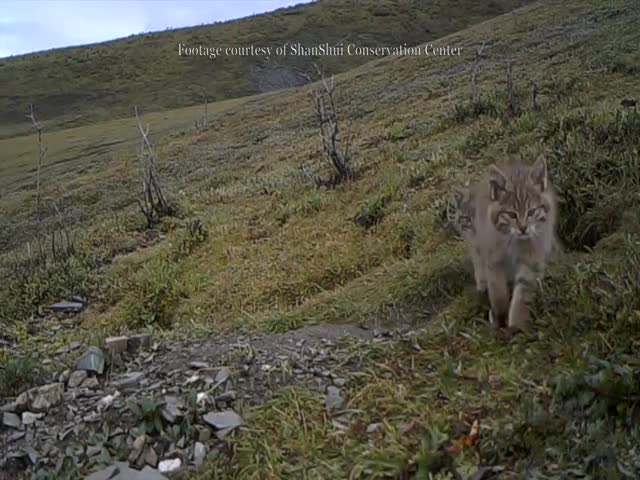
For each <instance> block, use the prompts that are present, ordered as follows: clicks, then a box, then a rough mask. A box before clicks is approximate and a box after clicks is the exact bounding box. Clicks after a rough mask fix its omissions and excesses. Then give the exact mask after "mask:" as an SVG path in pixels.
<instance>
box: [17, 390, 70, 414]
mask: <svg viewBox="0 0 640 480" xmlns="http://www.w3.org/2000/svg"><path fill="white" fill-rule="evenodd" d="M63 399H64V385H63V384H62V383H51V384H49V385H44V386H42V387H34V388H32V389H30V390H27V391H26V392H22V393H21V394H20V395H18V398H16V407H17V410H18V411H24V410H33V411H36V412H46V411H47V410H49V408H51V407H52V406H54V405H57V404H59V403H61V402H62V400H63Z"/></svg>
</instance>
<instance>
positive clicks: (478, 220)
mask: <svg viewBox="0 0 640 480" xmlns="http://www.w3.org/2000/svg"><path fill="white" fill-rule="evenodd" d="M469 195H470V196H471V197H472V198H473V210H474V217H473V235H471V236H469V238H468V240H467V239H465V240H467V242H468V243H469V245H470V253H471V258H472V260H473V263H474V271H475V277H476V286H477V287H478V289H480V290H482V289H483V287H485V286H486V288H487V290H488V294H489V301H490V303H491V318H492V320H493V322H494V323H495V324H496V325H498V326H503V325H504V324H508V326H509V327H512V328H519V329H525V328H526V327H527V326H528V322H529V307H528V304H529V301H530V298H531V294H532V292H533V290H534V289H535V288H536V286H537V285H538V283H539V282H540V281H541V280H542V278H543V275H544V271H545V269H546V266H547V263H548V262H549V260H550V259H551V258H552V256H553V255H554V254H555V253H557V250H558V248H559V244H558V242H557V239H556V233H555V231H556V225H557V215H558V213H557V211H558V209H557V199H556V194H555V192H554V190H553V187H552V186H551V184H550V182H549V181H548V177H547V166H546V161H545V160H544V158H543V157H540V158H538V160H536V162H535V163H534V164H533V165H525V164H523V163H521V162H514V163H512V164H509V165H503V166H500V167H498V166H495V165H491V166H490V167H489V168H488V170H487V172H486V174H485V175H484V176H483V177H482V179H481V180H480V181H479V182H478V183H477V184H476V185H474V186H473V188H471V189H470V192H469Z"/></svg>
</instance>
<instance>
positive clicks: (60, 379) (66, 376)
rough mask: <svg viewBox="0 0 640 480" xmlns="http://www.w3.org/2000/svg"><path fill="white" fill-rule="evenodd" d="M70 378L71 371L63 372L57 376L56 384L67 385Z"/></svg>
mask: <svg viewBox="0 0 640 480" xmlns="http://www.w3.org/2000/svg"><path fill="white" fill-rule="evenodd" d="M70 377H71V370H65V371H64V372H62V373H61V374H60V375H59V376H58V382H60V383H67V382H68V381H69V378H70Z"/></svg>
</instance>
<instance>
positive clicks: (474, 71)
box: [471, 40, 487, 102]
mask: <svg viewBox="0 0 640 480" xmlns="http://www.w3.org/2000/svg"><path fill="white" fill-rule="evenodd" d="M486 44H487V41H486V40H485V41H484V42H482V45H480V47H479V48H478V50H477V51H476V58H475V62H474V63H473V66H472V67H471V100H472V101H474V102H475V101H476V100H477V99H478V96H479V95H480V92H479V91H478V73H479V72H480V62H481V61H482V51H483V50H484V47H485V45H486Z"/></svg>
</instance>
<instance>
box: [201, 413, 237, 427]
mask: <svg viewBox="0 0 640 480" xmlns="http://www.w3.org/2000/svg"><path fill="white" fill-rule="evenodd" d="M202 418H203V420H204V421H205V422H207V423H208V424H209V425H211V426H212V427H213V428H215V429H216V430H225V429H234V428H237V427H239V426H240V425H242V424H243V423H244V421H243V420H242V417H241V416H240V415H238V414H237V413H236V412H234V411H233V410H224V411H222V412H210V413H207V414H206V415H204V416H203V417H202Z"/></svg>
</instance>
